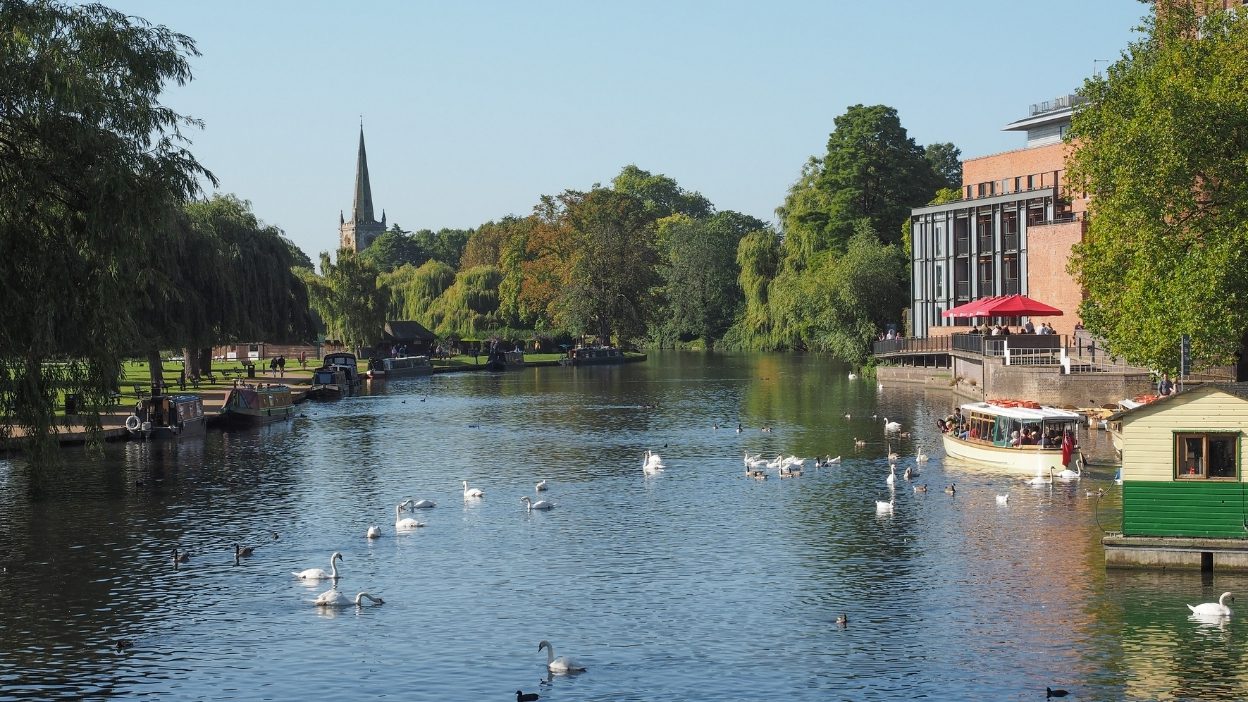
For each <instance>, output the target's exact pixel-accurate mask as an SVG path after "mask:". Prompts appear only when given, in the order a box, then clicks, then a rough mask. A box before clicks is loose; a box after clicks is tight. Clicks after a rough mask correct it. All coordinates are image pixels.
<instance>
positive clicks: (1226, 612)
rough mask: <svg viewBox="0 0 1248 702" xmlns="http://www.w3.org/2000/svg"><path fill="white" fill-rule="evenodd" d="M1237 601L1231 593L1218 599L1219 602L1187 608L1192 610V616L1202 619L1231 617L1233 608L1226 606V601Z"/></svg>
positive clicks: (1226, 593)
mask: <svg viewBox="0 0 1248 702" xmlns="http://www.w3.org/2000/svg"><path fill="white" fill-rule="evenodd" d="M1228 598H1230V599H1232V600H1233V599H1235V598H1234V597H1232V596H1231V593H1229V592H1224V593H1222V596H1221V597H1219V598H1218V601H1217V602H1205V603H1203V604H1198V605H1188V606H1187V608H1188V609H1190V610H1192V614H1195V615H1197V616H1201V617H1229V616H1231V608H1230V607H1227V606H1226V600H1227V599H1228Z"/></svg>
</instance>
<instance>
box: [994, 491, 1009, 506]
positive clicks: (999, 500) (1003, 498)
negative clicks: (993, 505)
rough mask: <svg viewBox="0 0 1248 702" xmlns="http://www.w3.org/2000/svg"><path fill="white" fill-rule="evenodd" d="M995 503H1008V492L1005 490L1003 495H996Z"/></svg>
mask: <svg viewBox="0 0 1248 702" xmlns="http://www.w3.org/2000/svg"><path fill="white" fill-rule="evenodd" d="M997 504H999V505H1008V504H1010V493H1008V492H1007V493H1005V494H1004V495H997Z"/></svg>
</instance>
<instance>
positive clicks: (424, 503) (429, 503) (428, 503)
mask: <svg viewBox="0 0 1248 702" xmlns="http://www.w3.org/2000/svg"><path fill="white" fill-rule="evenodd" d="M408 502H410V503H411V504H409V505H408V506H407V508H408V509H433V508H434V507H437V506H438V503H436V502H434V501H433V500H417V501H415V502H411V500H408Z"/></svg>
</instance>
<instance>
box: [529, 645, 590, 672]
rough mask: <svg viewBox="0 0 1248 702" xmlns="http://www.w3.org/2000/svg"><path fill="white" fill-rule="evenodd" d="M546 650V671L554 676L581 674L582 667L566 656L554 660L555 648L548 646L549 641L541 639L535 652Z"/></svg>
mask: <svg viewBox="0 0 1248 702" xmlns="http://www.w3.org/2000/svg"><path fill="white" fill-rule="evenodd" d="M543 648H544V649H546V669H547V670H549V671H550V672H552V673H555V674H556V675H564V674H567V673H583V672H585V668H584V666H581V665H580V664H578V663H577V662H576V661H574V660H572V659H570V658H568V657H567V656H559V657H558V658H555V647H554V646H551V645H550V642H549V641H546V640H545V639H543V640H542V641H540V642H539V643H538V644H537V650H538V651H541V650H542V649H543Z"/></svg>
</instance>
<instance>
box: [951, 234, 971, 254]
mask: <svg viewBox="0 0 1248 702" xmlns="http://www.w3.org/2000/svg"><path fill="white" fill-rule="evenodd" d="M970 253H971V238H970V237H969V236H960V237H958V239H957V241H956V242H955V244H954V254H955V255H958V256H966V255H968V254H970Z"/></svg>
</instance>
